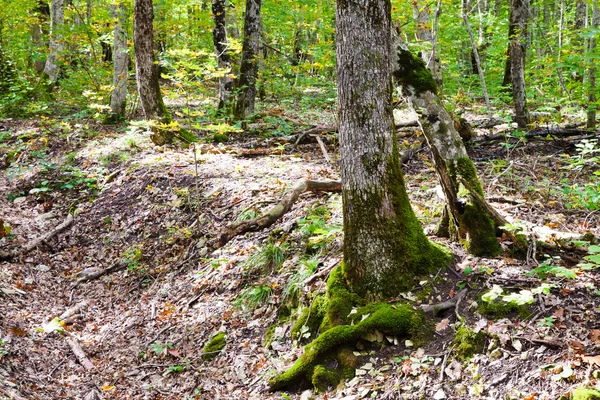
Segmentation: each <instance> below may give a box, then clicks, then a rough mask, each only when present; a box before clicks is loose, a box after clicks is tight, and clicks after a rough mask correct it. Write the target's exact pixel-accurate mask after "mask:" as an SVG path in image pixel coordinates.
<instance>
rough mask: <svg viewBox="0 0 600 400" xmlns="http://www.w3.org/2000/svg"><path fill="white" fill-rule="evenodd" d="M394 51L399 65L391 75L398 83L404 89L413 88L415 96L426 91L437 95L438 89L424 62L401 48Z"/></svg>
mask: <svg viewBox="0 0 600 400" xmlns="http://www.w3.org/2000/svg"><path fill="white" fill-rule="evenodd" d="M396 51H397V55H398V64H399V65H398V69H397V70H396V71H393V75H394V78H395V79H396V80H397V81H398V83H399V84H400V85H402V87H404V88H406V87H412V88H414V90H415V92H416V94H419V93H422V92H427V91H429V92H433V93H435V94H438V93H439V91H440V89H439V87H438V85H437V83H436V82H435V79H433V75H432V74H431V71H429V69H427V66H426V65H425V62H424V61H423V60H422V59H421V58H420V57H417V56H415V55H413V54H412V53H411V52H410V51H408V50H404V49H403V48H401V47H398V48H397V49H396Z"/></svg>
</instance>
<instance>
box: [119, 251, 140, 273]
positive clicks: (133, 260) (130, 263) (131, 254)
mask: <svg viewBox="0 0 600 400" xmlns="http://www.w3.org/2000/svg"><path fill="white" fill-rule="evenodd" d="M143 259H144V253H143V249H142V246H134V247H132V248H129V249H127V250H126V251H125V253H124V254H123V257H122V258H121V260H122V261H123V262H125V263H126V264H127V269H128V270H129V271H135V270H140V271H142V272H143V270H142V266H141V262H142V260H143Z"/></svg>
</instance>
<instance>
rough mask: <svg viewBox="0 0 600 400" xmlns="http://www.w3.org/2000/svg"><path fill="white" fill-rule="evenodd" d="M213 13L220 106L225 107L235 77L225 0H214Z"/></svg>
mask: <svg viewBox="0 0 600 400" xmlns="http://www.w3.org/2000/svg"><path fill="white" fill-rule="evenodd" d="M212 13H213V18H214V20H215V27H214V28H213V43H214V46H215V53H216V56H217V66H218V67H219V69H220V70H221V71H220V74H222V76H221V77H220V78H219V108H223V107H225V105H226V104H227V103H228V102H229V97H230V96H231V93H232V92H233V79H232V78H231V58H230V57H229V50H228V46H227V30H226V25H225V20H226V17H225V0H213V2H212Z"/></svg>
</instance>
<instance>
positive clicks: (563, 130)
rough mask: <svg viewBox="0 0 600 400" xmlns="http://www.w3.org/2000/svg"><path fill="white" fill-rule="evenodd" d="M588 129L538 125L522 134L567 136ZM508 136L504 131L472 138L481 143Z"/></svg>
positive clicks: (586, 133)
mask: <svg viewBox="0 0 600 400" xmlns="http://www.w3.org/2000/svg"><path fill="white" fill-rule="evenodd" d="M589 134H590V131H588V130H586V129H578V128H577V127H573V124H568V125H557V126H546V127H540V128H537V129H535V130H532V131H529V132H526V133H525V135H524V136H523V137H524V138H525V139H535V138H538V137H546V136H548V135H550V136H552V137H569V136H581V135H589ZM596 134H597V133H596ZM507 138H508V136H507V135H506V133H499V134H496V135H488V136H481V137H478V138H475V139H473V142H476V143H481V142H490V141H494V140H506V139H507Z"/></svg>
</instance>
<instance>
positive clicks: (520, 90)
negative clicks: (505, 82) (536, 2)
mask: <svg viewBox="0 0 600 400" xmlns="http://www.w3.org/2000/svg"><path fill="white" fill-rule="evenodd" d="M528 9H529V0H512V12H511V25H513V23H514V26H515V29H516V31H515V35H514V36H513V38H512V39H511V41H510V43H509V53H510V74H511V79H512V94H513V103H514V106H515V114H516V118H515V121H516V123H517V125H518V126H519V128H521V129H525V128H527V125H528V124H529V113H528V111H527V95H526V91H525V43H526V39H527V18H528V16H527V13H528V12H529V11H528Z"/></svg>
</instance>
